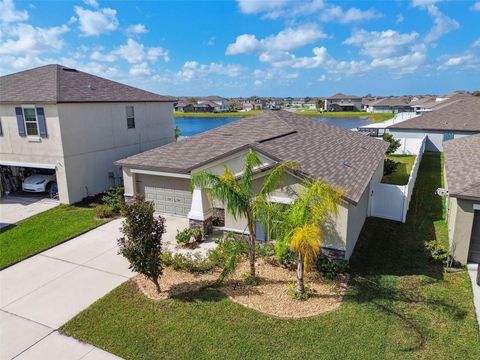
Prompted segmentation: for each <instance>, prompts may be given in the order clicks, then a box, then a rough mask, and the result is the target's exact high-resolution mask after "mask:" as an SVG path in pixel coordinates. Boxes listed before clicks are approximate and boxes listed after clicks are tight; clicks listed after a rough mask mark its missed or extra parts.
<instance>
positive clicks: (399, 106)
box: [366, 96, 413, 113]
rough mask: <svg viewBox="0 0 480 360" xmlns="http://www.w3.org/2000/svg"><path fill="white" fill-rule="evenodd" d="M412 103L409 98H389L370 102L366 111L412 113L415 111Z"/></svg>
mask: <svg viewBox="0 0 480 360" xmlns="http://www.w3.org/2000/svg"><path fill="white" fill-rule="evenodd" d="M410 101H411V98H410V97H408V96H389V97H386V98H382V99H378V100H374V101H371V102H369V103H368V105H367V106H366V110H367V112H370V113H399V112H410V111H413V109H412V107H411V106H410Z"/></svg>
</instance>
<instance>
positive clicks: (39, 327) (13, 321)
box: [0, 216, 210, 360]
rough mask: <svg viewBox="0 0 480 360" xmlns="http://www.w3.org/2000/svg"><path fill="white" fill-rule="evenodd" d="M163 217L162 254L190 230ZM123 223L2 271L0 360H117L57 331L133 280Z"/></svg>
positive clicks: (114, 223) (115, 222) (178, 221)
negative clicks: (120, 242)
mask: <svg viewBox="0 0 480 360" xmlns="http://www.w3.org/2000/svg"><path fill="white" fill-rule="evenodd" d="M165 217H166V226H167V233H166V234H164V238H163V239H164V241H165V248H169V249H172V250H174V244H173V242H174V240H175V235H176V233H177V230H181V229H183V228H185V227H186V226H188V220H187V219H185V218H179V217H174V216H165ZM122 221H123V219H117V220H113V221H111V222H109V223H107V224H105V225H102V226H100V227H98V228H96V229H94V230H91V231H89V232H87V233H85V234H83V235H80V236H78V237H76V238H74V239H72V240H70V241H68V242H66V243H63V244H61V245H58V246H56V247H54V248H52V249H50V250H47V251H44V252H42V253H40V254H38V255H35V256H33V257H31V258H29V259H26V260H24V261H22V262H20V263H18V264H15V265H13V266H11V267H9V268H7V269H5V270H3V271H0V290H1V291H0V359H1V360H6V359H13V358H15V359H55V360H62V359H65V360H77V359H82V360H94V359H99V360H100V359H118V357H116V356H114V355H112V354H109V353H107V352H105V351H102V350H100V349H97V348H95V347H94V346H92V345H89V344H84V343H81V342H78V341H77V340H75V339H73V338H70V337H68V336H65V335H62V334H60V333H58V331H57V329H58V328H60V327H61V326H62V325H63V324H65V323H66V322H67V321H68V320H70V319H71V318H73V317H74V316H75V315H77V314H78V313H79V312H81V311H82V310H84V309H85V308H87V307H89V306H90V305H91V304H92V303H94V302H95V301H96V300H98V299H99V298H101V297H103V296H104V295H106V294H107V293H109V292H110V291H111V290H112V289H114V288H115V287H117V286H118V285H120V284H121V283H123V282H124V281H126V280H128V279H129V278H130V277H132V276H133V275H134V273H132V272H131V271H130V270H129V269H128V262H127V261H126V260H125V259H124V258H123V257H122V256H121V255H118V254H117V251H118V247H117V239H118V238H119V237H120V236H121V234H120V226H121V223H122ZM209 246H210V245H209ZM92 326H95V324H92Z"/></svg>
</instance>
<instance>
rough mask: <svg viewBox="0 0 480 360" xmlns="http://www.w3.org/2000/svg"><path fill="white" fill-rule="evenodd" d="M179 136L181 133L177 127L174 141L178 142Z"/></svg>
mask: <svg viewBox="0 0 480 360" xmlns="http://www.w3.org/2000/svg"><path fill="white" fill-rule="evenodd" d="M180 135H181V131H180V128H179V127H178V125H177V126H175V141H178V138H179V137H180Z"/></svg>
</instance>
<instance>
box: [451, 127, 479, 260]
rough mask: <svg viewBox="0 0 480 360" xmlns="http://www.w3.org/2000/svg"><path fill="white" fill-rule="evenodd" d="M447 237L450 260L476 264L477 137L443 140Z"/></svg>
mask: <svg viewBox="0 0 480 360" xmlns="http://www.w3.org/2000/svg"><path fill="white" fill-rule="evenodd" d="M444 151H445V183H446V188H447V191H448V202H447V204H448V215H447V222H448V236H449V241H450V249H451V251H452V254H453V256H454V258H455V259H456V260H457V261H460V262H461V263H463V264H466V263H467V262H473V263H477V264H479V263H480V134H477V135H472V136H468V137H463V138H460V139H454V140H449V141H446V142H445V144H444Z"/></svg>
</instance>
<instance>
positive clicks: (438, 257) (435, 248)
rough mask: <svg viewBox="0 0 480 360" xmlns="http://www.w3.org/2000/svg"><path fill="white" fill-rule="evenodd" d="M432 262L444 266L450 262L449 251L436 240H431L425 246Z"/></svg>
mask: <svg viewBox="0 0 480 360" xmlns="http://www.w3.org/2000/svg"><path fill="white" fill-rule="evenodd" d="M425 248H426V249H427V250H428V251H429V252H430V256H431V258H432V260H433V261H435V262H438V263H442V264H445V263H447V261H449V260H450V251H449V250H448V248H447V247H446V246H445V245H443V244H442V243H441V242H440V241H438V240H431V241H428V242H427V243H426V244H425Z"/></svg>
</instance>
